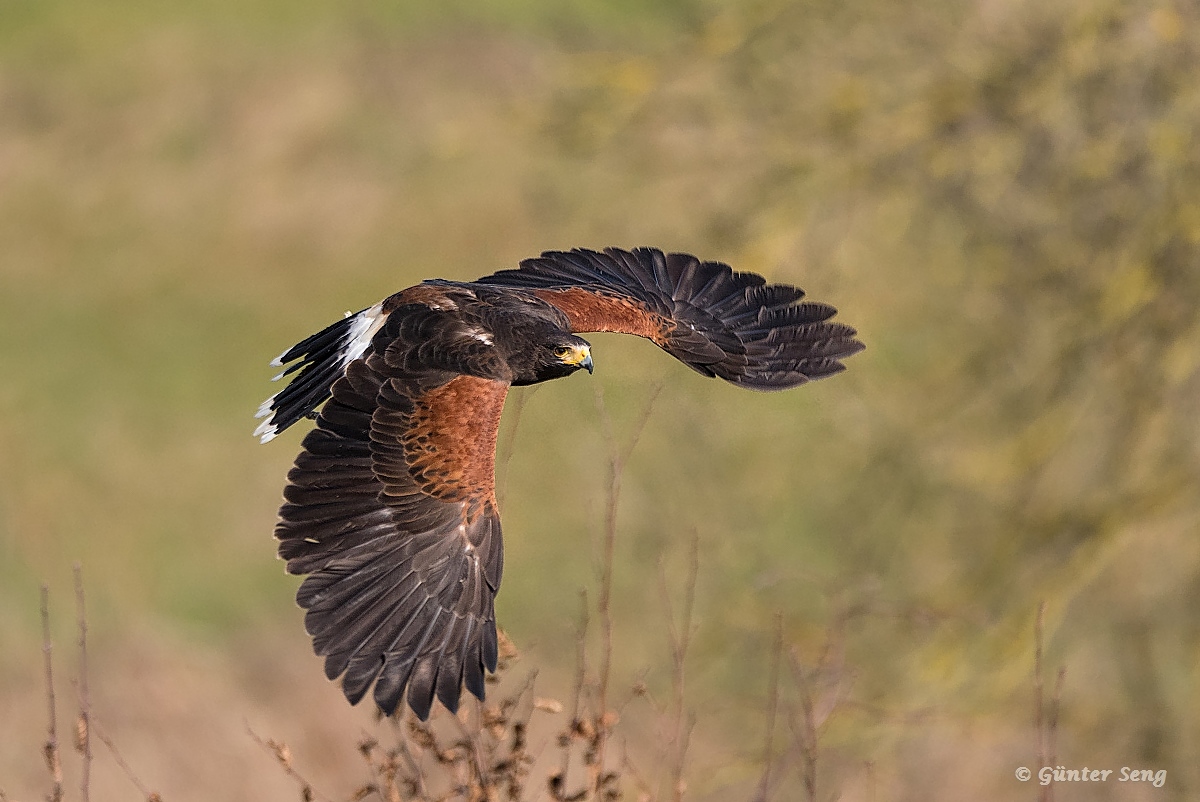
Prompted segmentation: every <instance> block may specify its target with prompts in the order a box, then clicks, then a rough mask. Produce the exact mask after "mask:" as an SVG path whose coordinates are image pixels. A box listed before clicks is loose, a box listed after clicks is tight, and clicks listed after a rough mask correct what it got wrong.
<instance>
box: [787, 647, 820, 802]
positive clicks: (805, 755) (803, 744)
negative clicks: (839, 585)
mask: <svg viewBox="0 0 1200 802" xmlns="http://www.w3.org/2000/svg"><path fill="white" fill-rule="evenodd" d="M791 659H792V674H793V676H794V677H795V680H796V686H797V688H798V689H799V692H800V712H801V719H800V720H799V721H797V720H796V711H795V709H790V710H789V711H788V712H789V715H788V720H789V723H790V724H791V727H792V733H793V736H794V738H795V741H796V751H797V753H798V757H799V759H800V776H801V779H802V781H803V782H804V794H805V797H806V798H807V799H808V800H809V802H815V800H816V798H817V722H816V715H815V714H814V707H813V694H812V683H811V682H810V681H809V678H808V676H807V675H806V672H805V670H804V666H803V665H802V664H801V663H800V660H799V658H798V657H797V655H796V653H795V650H794V649H793V651H792V654H791Z"/></svg>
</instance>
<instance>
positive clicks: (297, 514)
mask: <svg viewBox="0 0 1200 802" xmlns="http://www.w3.org/2000/svg"><path fill="white" fill-rule="evenodd" d="M803 296H804V292H803V291H802V290H800V289H798V288H796V287H791V286H788V285H786V284H768V283H766V280H765V279H764V278H763V277H762V276H759V275H757V274H754V273H737V272H734V271H733V270H732V269H731V268H730V267H729V266H728V265H725V264H722V263H720V262H702V261H700V260H699V259H697V258H696V257H694V256H690V255H688V254H683V253H663V252H662V251H660V250H657V249H653V248H638V249H635V250H632V251H625V250H619V249H616V248H608V249H606V250H604V251H603V252H599V251H591V250H582V249H577V250H573V251H569V252H564V251H549V252H546V253H543V254H542V255H541V256H540V257H538V258H536V259H527V260H525V261H524V262H522V263H521V265H520V267H519V268H517V269H515V270H501V271H499V272H498V273H494V274H492V275H490V276H485V277H484V278H481V279H478V280H476V281H471V282H455V281H442V280H430V281H425V282H423V283H421V284H418V285H416V286H414V287H409V288H408V289H406V290H401V291H400V292H398V293H396V294H395V295H392V296H390V297H388V298H385V299H384V300H382V301H380V302H379V303H377V304H375V305H374V306H371V307H368V308H367V309H364V310H362V311H361V312H358V313H356V314H353V315H347V316H346V317H345V318H344V319H342V320H339V321H338V322H336V323H334V324H333V325H331V326H329V327H328V328H326V329H324V330H322V331H320V332H318V333H316V334H314V335H312V336H311V337H309V338H308V339H306V340H303V341H302V342H300V343H297V344H296V345H295V346H293V347H292V348H289V349H288V350H287V351H285V352H284V353H283V354H281V355H280V356H279V357H278V358H277V359H275V360H274V361H273V362H272V364H274V365H278V366H284V365H287V367H286V369H285V370H284V371H283V372H282V373H280V374H279V375H278V376H276V377H275V378H276V379H281V378H283V377H285V376H293V378H292V379H291V381H290V382H289V383H288V384H287V386H286V387H284V388H283V389H282V390H281V391H280V392H278V393H276V394H275V395H273V396H271V397H270V398H269V399H267V400H266V401H265V402H263V404H262V406H261V407H260V408H259V410H258V417H260V418H263V419H264V420H263V422H262V424H261V425H260V426H259V427H258V429H257V430H256V431H255V435H257V436H258V437H260V438H261V440H262V442H264V443H265V442H267V441H269V440H271V439H273V438H274V437H275V436H276V435H278V434H279V433H280V432H281V431H283V430H284V429H286V428H287V427H289V426H291V425H292V424H294V423H296V422H297V421H299V420H300V419H301V418H304V417H314V416H315V418H316V427H315V428H314V429H312V430H311V431H310V432H309V433H308V434H307V435H306V436H305V438H304V441H303V443H302V448H303V450H302V451H301V452H300V455H299V456H298V457H296V462H295V465H294V466H293V467H292V469H291V471H290V472H289V473H288V477H287V487H286V488H285V489H284V504H283V506H282V508H281V509H280V510H279V522H278V523H277V525H276V527H275V537H276V538H277V539H278V540H279V556H280V557H282V558H283V559H285V560H287V570H288V572H289V573H292V574H305V575H307V576H306V578H305V579H304V581H303V582H302V583H301V585H300V588H299V590H298V592H297V594H296V601H297V603H298V604H299V605H300V606H301V607H302V608H304V609H305V610H306V611H307V612H306V614H305V618H304V625H305V628H306V629H307V630H308V634H309V635H311V636H312V639H313V649H314V650H315V651H316V653H317V654H318V655H320V656H322V657H324V658H325V674H326V676H327V677H328V678H329V679H331V680H334V679H337V678H338V677H341V678H342V690H343V692H344V693H345V695H346V698H347V699H348V700H349V701H350V702H351V704H357V703H358V702H359V701H360V700H361V699H362V698H363V697H364V696H365V695H366V693H367V691H368V690H369V689H370V688H371V686H372V684H374V698H375V704H376V705H378V707H379V708H380V710H382V711H383V712H384V713H386V714H388V715H391V714H392V713H394V712H395V710H396V708H397V707H398V706H399V704H400V701H401V699H402V698H403V697H404V696H405V692H406V690H407V699H408V704H409V706H410V707H411V708H412V710H413V712H414V713H416V715H417V716H418V717H419V718H421V719H422V720H424V719H425V718H427V717H428V715H429V711H430V708H431V707H432V705H433V700H434V698H435V697H436V698H437V699H439V700H440V701H441V703H442V704H443V705H444V706H445V707H446V708H448V709H449V710H451V711H455V710H457V707H458V702H459V698H460V696H461V693H462V688H463V687H464V686H465V687H466V689H467V690H468V691H470V692H471V693H472V694H473V695H474V696H476V697H477V698H479V699H483V698H484V676H485V674H484V672H485V671H487V672H493V671H495V670H496V657H497V641H496V614H495V598H496V592H497V591H498V590H499V589H500V575H501V572H502V570H503V565H504V549H503V545H502V543H501V539H500V516H499V512H498V511H497V505H496V494H495V453H496V432H497V429H498V427H499V424H500V412H501V410H502V409H503V407H504V397H505V395H506V394H507V393H508V388H509V387H513V386H522V385H529V384H536V383H538V382H543V381H547V380H549V379H557V378H561V377H563V376H568V375H570V374H572V373H574V372H575V371H578V370H587V371H588V372H589V373H591V371H592V354H591V346H590V345H589V343H588V342H587V341H586V340H584V339H582V338H581V337H579V336H578V334H579V333H581V332H602V331H610V332H621V333H624V334H635V335H638V336H641V337H646V338H648V339H649V340H651V341H653V342H654V343H656V344H657V345H658V346H659V347H661V348H662V349H663V350H665V351H666V352H667V353H668V354H670V355H671V356H673V357H675V358H676V359H679V360H680V361H682V362H683V363H684V364H685V365H687V366H688V367H691V368H692V369H694V370H696V371H697V372H699V373H702V374H704V375H705V376H709V377H714V376H715V377H719V378H722V379H724V380H726V381H729V382H732V383H733V384H737V385H741V386H743V387H749V388H751V389H755V390H782V389H785V388H788V387H795V386H796V385H799V384H804V383H805V382H808V381H812V380H814V379H821V378H824V377H826V376H830V375H833V374H834V373H838V372H839V371H841V370H843V369H844V366H843V365H842V362H841V360H842V359H845V358H846V357H849V356H851V355H853V354H855V353H857V352H858V351H860V350H862V348H863V346H862V344H861V343H860V342H858V341H857V340H856V339H855V334H856V332H855V330H854V329H853V328H851V327H849V326H847V325H845V324H842V323H837V322H833V321H832V320H830V318H832V317H833V316H834V314H835V312H836V310H835V309H834V308H833V307H832V306H829V305H828V304H823V303H814V302H811V301H802V300H801V298H802V297H803ZM321 404H324V406H323V407H321V410H320V413H319V414H316V412H315V411H316V409H317V407H319V406H321Z"/></svg>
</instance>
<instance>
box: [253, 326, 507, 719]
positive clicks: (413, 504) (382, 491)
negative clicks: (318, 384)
mask: <svg viewBox="0 0 1200 802" xmlns="http://www.w3.org/2000/svg"><path fill="white" fill-rule="evenodd" d="M434 315H436V312H434V311H432V310H430V309H428V308H427V307H420V308H418V309H416V310H404V311H403V312H402V313H401V314H399V315H396V316H394V318H391V319H388V320H387V321H386V323H385V324H383V325H382V326H381V327H380V330H379V331H378V333H377V334H376V335H375V338H376V339H375V342H374V343H373V344H372V346H371V348H370V350H369V352H368V353H367V355H366V356H365V357H364V358H361V359H356V360H354V361H351V362H350V363H349V364H347V365H346V366H345V367H344V369H343V371H342V373H341V376H340V378H337V380H336V381H334V382H332V388H331V397H330V399H329V401H328V403H326V404H325V406H324V408H323V409H322V410H321V413H320V415H319V416H318V418H317V425H316V428H314V429H313V430H312V431H311V432H309V433H308V435H307V436H306V437H305V439H304V442H303V451H302V452H301V453H300V455H299V457H297V459H296V463H295V466H294V467H293V468H292V470H291V471H290V472H289V474H288V485H287V488H286V489H285V491H284V498H285V503H284V505H283V507H282V508H281V509H280V521H279V524H278V525H277V527H276V532H275V534H276V537H277V538H278V539H279V541H280V545H279V554H280V556H281V557H283V558H285V559H286V560H287V561H288V563H287V566H288V571H289V572H291V573H296V574H307V575H308V576H307V578H306V579H305V580H304V582H303V583H302V584H301V585H300V589H299V591H298V592H297V594H296V601H297V603H299V605H300V606H301V607H303V608H304V609H305V610H306V611H307V613H306V615H305V628H306V629H307V630H308V632H309V634H310V635H311V636H312V638H313V648H314V650H315V651H316V653H317V654H318V655H321V656H323V657H324V658H325V673H326V675H327V676H328V677H329V678H330V679H336V678H337V677H339V676H340V677H342V689H343V691H344V692H345V694H346V698H347V699H349V700H350V702H351V703H357V702H358V701H359V700H361V699H362V698H363V697H364V696H365V695H366V694H367V692H368V690H370V689H371V687H372V684H373V685H374V692H373V695H374V699H375V702H376V704H377V705H378V706H379V707H380V709H382V710H383V711H384V712H386V713H389V714H390V713H392V712H394V711H395V709H396V708H397V706H398V705H399V704H400V701H401V699H402V698H404V697H405V696H406V695H407V700H408V703H409V705H410V706H411V707H412V709H413V710H414V711H415V712H416V713H417V715H418V716H420V717H421V718H425V717H426V716H428V714H429V710H430V707H431V706H432V704H433V699H434V698H437V699H439V700H441V702H442V704H444V705H445V706H446V707H447V708H449V709H450V710H455V709H457V706H458V702H459V696H460V694H461V689H462V687H463V685H464V684H465V685H466V688H467V690H468V691H469V692H470V693H472V694H474V695H476V696H477V697H479V698H481V699H482V698H483V695H484V681H483V678H484V672H485V671H494V670H495V668H496V659H497V642H496V623H495V609H494V599H495V595H496V590H497V589H498V587H499V584H500V575H501V572H502V570H503V546H502V543H501V535H500V521H499V517H498V514H497V511H496V505H495V497H494V494H493V492H494V491H493V487H492V479H491V477H492V471H493V469H494V466H493V464H492V460H493V459H494V453H495V436H496V428H497V427H498V422H499V415H500V410H501V408H502V407H503V403H504V396H505V393H506V392H507V387H508V385H507V382H505V381H503V380H490V379H483V378H478V377H472V376H465V375H460V374H457V373H454V372H450V371H447V370H445V369H443V368H434V369H428V370H424V371H422V370H420V369H419V368H418V367H416V366H417V365H419V362H420V360H419V359H417V358H416V357H415V356H413V355H410V354H406V353H405V350H406V349H426V351H428V349H430V348H431V347H433V346H432V345H431V341H430V340H429V339H428V338H426V339H420V340H417V341H415V342H414V341H411V340H409V339H408V338H407V336H406V332H407V331H408V330H413V331H421V332H428V331H438V330H439V327H440V325H441V324H438V323H436V322H434V323H430V322H428V321H425V322H422V321H420V320H415V318H420V317H422V316H434ZM345 337H346V333H345V331H342V332H333V333H331V334H330V335H326V337H325V339H324V345H322V344H317V345H315V346H313V347H314V348H318V349H320V348H325V349H326V351H327V352H328V353H329V354H333V355H334V358H336V353H337V351H336V350H329V349H330V347H331V344H332V345H334V346H336V345H337V344H338V343H340V342H344V341H345ZM459 340H461V338H459ZM314 342H315V341H314ZM443 344H444V345H445V349H446V350H445V351H443V352H441V353H440V354H439V362H440V363H442V364H443V365H445V364H448V363H451V362H453V359H454V354H453V353H452V351H453V343H452V342H448V343H443ZM474 344H475V345H477V343H474ZM461 345H462V347H463V348H468V349H469V348H471V347H472V345H473V343H470V342H461ZM297 349H301V350H297ZM297 349H293V351H292V352H289V353H293V354H301V355H302V354H303V353H306V352H305V351H304V350H303V349H302V348H301V346H297ZM385 355H386V356H385ZM410 357H411V358H410ZM389 362H390V363H391V364H389ZM301 375H302V376H303V373H301ZM456 427H465V428H461V429H460V428H456ZM414 431H416V432H421V433H424V434H427V435H428V434H430V433H431V434H432V435H433V442H432V445H431V447H429V448H427V449H426V450H425V451H423V452H421V454H420V457H421V460H422V462H421V465H422V466H423V472H414V470H413V464H414V463H415V462H416V459H415V454H414V452H413V449H412V448H410V447H408V446H407V445H406V442H407V441H409V440H411V438H412V435H413V432H414ZM425 443H426V444H427V445H428V444H429V440H428V437H426V440H425ZM468 446H469V447H468ZM475 461H483V463H484V464H482V465H476V464H474V463H475Z"/></svg>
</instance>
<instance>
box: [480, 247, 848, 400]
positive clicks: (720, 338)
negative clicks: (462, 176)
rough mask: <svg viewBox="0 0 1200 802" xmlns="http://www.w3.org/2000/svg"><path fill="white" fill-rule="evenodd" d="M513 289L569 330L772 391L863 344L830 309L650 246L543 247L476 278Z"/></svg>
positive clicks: (824, 372) (826, 367)
mask: <svg viewBox="0 0 1200 802" xmlns="http://www.w3.org/2000/svg"><path fill="white" fill-rule="evenodd" d="M476 283H478V284H484V285H488V286H503V287H519V288H522V289H526V290H531V291H532V292H533V294H534V295H536V296H537V297H538V298H541V299H542V300H544V301H546V302H548V303H551V304H553V305H554V306H556V307H558V308H559V309H561V310H562V311H563V312H564V313H566V315H567V317H568V318H569V319H570V321H571V330H572V331H574V332H577V333H581V332H589V331H615V332H621V333H624V334H636V335H639V336H641V337H646V338H649V339H650V340H653V341H654V342H655V343H657V344H658V345H659V346H661V347H662V348H663V349H664V350H666V351H667V353H669V354H671V355H672V356H674V357H676V358H677V359H679V360H681V361H682V362H683V363H684V364H686V365H688V366H689V367H691V368H693V369H695V370H697V371H699V372H700V373H703V374H704V375H706V376H719V377H720V378H722V379H725V380H727V381H730V382H733V383H734V384H739V385H743V386H745V387H751V388H754V389H756V390H781V389H784V388H787V387H794V386H796V385H798V384H803V383H804V382H807V381H810V380H812V379H820V378H823V377H825V376H830V375H832V374H834V373H838V372H840V371H842V370H844V369H845V366H844V365H843V364H842V362H841V360H842V359H845V358H846V357H849V356H851V355H853V354H855V353H857V352H859V351H861V350H862V348H863V345H862V343H860V342H858V341H857V340H856V339H854V337H855V334H856V332H855V330H854V329H853V328H851V327H850V326H847V325H845V324H843V323H836V322H833V321H831V320H830V318H832V317H833V316H834V314H835V313H836V311H837V310H836V309H834V308H833V307H832V306H829V305H828V304H823V303H813V302H809V301H801V300H800V299H801V298H802V297H803V296H804V291H803V290H800V289H799V288H797V287H792V286H789V285H786V284H767V283H766V280H765V279H764V278H763V277H762V276H759V275H757V274H755V273H735V272H734V271H733V270H732V269H731V268H730V267H729V266H728V265H726V264H722V263H721V262H702V261H700V260H699V259H697V258H696V257H694V256H691V255H689V254H684V253H669V254H664V253H663V252H662V251H660V250H658V249H655V248H637V249H635V250H633V251H624V250H620V249H617V248H607V249H605V250H604V251H603V252H598V251H591V250H583V249H576V250H573V251H547V252H546V253H543V254H542V255H541V256H540V257H538V258H536V259H526V260H525V261H523V262H521V266H520V268H519V269H516V270H502V271H500V272H498V273H495V274H493V275H491V276H486V277H484V278H481V279H479V280H478V281H477V282H476Z"/></svg>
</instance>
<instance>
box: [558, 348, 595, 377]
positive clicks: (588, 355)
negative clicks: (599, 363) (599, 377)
mask: <svg viewBox="0 0 1200 802" xmlns="http://www.w3.org/2000/svg"><path fill="white" fill-rule="evenodd" d="M570 348H571V352H570V353H568V354H567V355H566V356H564V357H563V358H562V361H563V364H564V365H573V366H575V367H580V368H583V369H584V370H586V371H587V372H588V373H591V372H592V349H591V346H588V345H586V344H583V345H572V346H570Z"/></svg>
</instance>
